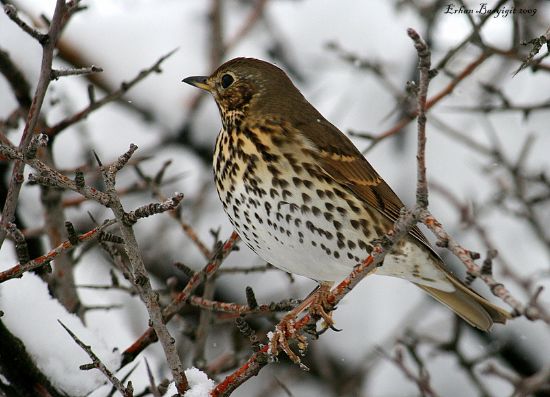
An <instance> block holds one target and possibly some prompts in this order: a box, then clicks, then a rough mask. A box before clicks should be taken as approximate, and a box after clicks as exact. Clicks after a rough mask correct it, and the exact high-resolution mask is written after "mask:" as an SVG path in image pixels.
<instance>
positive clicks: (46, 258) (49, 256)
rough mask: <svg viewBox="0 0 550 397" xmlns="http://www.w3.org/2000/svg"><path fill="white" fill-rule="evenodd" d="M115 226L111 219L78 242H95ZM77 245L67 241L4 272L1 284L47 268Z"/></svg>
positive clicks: (0, 277) (87, 233)
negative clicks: (106, 230)
mask: <svg viewBox="0 0 550 397" xmlns="http://www.w3.org/2000/svg"><path fill="white" fill-rule="evenodd" d="M114 224H115V220H114V219H111V220H108V221H105V222H104V223H103V224H102V225H101V226H98V227H96V228H94V229H92V230H90V231H88V232H86V233H84V234H81V235H80V236H78V241H79V242H84V241H90V240H94V239H96V238H98V237H99V236H100V235H101V233H102V231H103V230H105V229H106V228H108V227H109V226H112V225H114ZM74 247H75V245H73V244H72V243H71V242H70V241H69V240H66V241H64V242H63V243H61V244H60V245H59V246H57V247H55V248H54V249H52V250H51V251H49V252H48V253H46V254H44V255H42V256H40V257H38V258H35V259H33V260H31V261H29V262H27V263H24V264H23V263H19V264H17V265H15V266H13V267H12V268H10V269H8V270H4V271H3V272H0V283H2V282H4V281H7V280H10V279H13V278H18V277H21V276H22V275H23V274H24V273H26V272H28V271H31V270H34V269H37V268H39V267H41V266H46V265H48V264H49V263H50V262H51V261H52V260H53V259H54V258H56V257H57V256H58V255H59V254H61V253H62V252H66V251H68V250H70V249H72V248H74Z"/></svg>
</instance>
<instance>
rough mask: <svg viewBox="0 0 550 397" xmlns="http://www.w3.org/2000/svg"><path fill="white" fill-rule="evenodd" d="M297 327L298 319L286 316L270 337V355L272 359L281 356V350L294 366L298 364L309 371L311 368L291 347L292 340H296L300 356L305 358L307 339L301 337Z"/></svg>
mask: <svg viewBox="0 0 550 397" xmlns="http://www.w3.org/2000/svg"><path fill="white" fill-rule="evenodd" d="M295 325H296V318H295V317H294V316H293V315H287V316H285V317H284V318H283V319H282V320H281V321H280V322H279V324H277V326H276V327H275V331H274V332H272V333H271V335H270V337H269V350H268V354H269V355H270V356H271V357H276V356H277V355H278V354H279V349H281V350H282V351H284V352H285V353H286V355H287V356H288V358H290V360H292V362H293V363H294V364H297V365H299V366H300V368H302V369H303V370H306V371H308V370H309V368H308V367H307V366H305V365H304V364H303V363H302V360H300V357H299V356H298V354H296V353H295V352H294V351H293V350H292V349H291V348H290V345H289V341H290V340H292V339H294V340H296V342H297V344H298V352H299V354H300V356H303V355H304V353H305V351H306V349H307V344H308V342H307V338H306V337H305V336H304V335H300V334H299V333H298V332H297V331H296V326H295Z"/></svg>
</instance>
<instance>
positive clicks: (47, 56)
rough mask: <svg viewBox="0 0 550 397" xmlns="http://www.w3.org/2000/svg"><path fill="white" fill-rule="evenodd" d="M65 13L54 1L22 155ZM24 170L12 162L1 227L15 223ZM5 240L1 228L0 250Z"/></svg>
mask: <svg viewBox="0 0 550 397" xmlns="http://www.w3.org/2000/svg"><path fill="white" fill-rule="evenodd" d="M66 13H67V4H66V3H65V0H57V1H56V5H55V10H54V14H53V18H52V21H51V24H50V28H49V30H48V34H47V40H45V42H44V43H43V45H42V65H41V67H40V77H39V78H38V83H37V85H36V91H35V93H34V97H33V100H32V103H31V106H30V108H29V113H28V115H27V122H26V124H25V128H24V130H23V135H22V137H21V140H20V142H19V150H20V151H22V152H25V150H26V149H27V146H28V145H29V143H30V141H31V139H32V137H33V135H34V133H35V128H36V125H37V122H38V118H39V116H40V109H41V108H42V103H43V102H44V97H45V95H46V90H47V89H48V85H49V84H50V73H51V69H52V61H53V56H54V50H55V46H56V43H57V40H58V39H59V36H60V35H61V30H62V28H63V25H64V23H65V22H66V15H65V14H66ZM24 167H25V164H24V162H23V161H21V160H19V159H18V160H16V161H15V163H14V166H13V170H12V175H11V178H10V184H9V186H8V193H7V195H6V201H5V202H4V207H3V210H2V222H1V224H2V225H4V226H5V225H6V224H7V223H9V222H13V221H14V216H15V208H16V203H17V199H18V198H19V192H20V191H21V185H22V184H23V181H24V177H23V169H24ZM5 238H6V231H5V228H0V248H1V247H2V244H3V243H4V239H5Z"/></svg>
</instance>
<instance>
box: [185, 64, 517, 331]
mask: <svg viewBox="0 0 550 397" xmlns="http://www.w3.org/2000/svg"><path fill="white" fill-rule="evenodd" d="M183 82H185V83H188V84H190V85H192V86H194V87H197V88H200V89H202V90H205V91H207V92H209V93H210V94H211V95H212V96H213V98H214V100H215V102H216V104H217V107H218V110H219V114H220V117H221V123H222V127H221V130H220V132H219V134H218V136H217V138H216V143H215V149H214V155H213V172H214V181H215V185H216V190H217V193H218V196H219V198H220V200H221V203H222V206H223V209H224V211H225V213H226V214H227V216H228V217H229V220H230V222H231V224H232V225H233V227H234V229H235V231H236V232H237V233H238V234H239V236H240V238H241V239H242V241H243V242H244V243H245V244H246V245H247V246H248V247H249V248H250V249H251V250H252V251H254V252H255V253H256V254H257V255H258V256H259V257H261V258H262V259H263V260H265V261H267V262H268V263H270V264H272V265H274V266H275V267H278V268H280V269H282V270H284V271H287V272H289V273H292V274H298V275H301V276H305V277H308V278H310V279H313V280H316V281H317V282H319V283H320V284H322V285H329V286H330V285H331V284H332V283H334V282H337V281H341V280H343V279H344V278H345V277H346V276H347V275H348V274H349V273H350V272H351V271H352V270H353V268H354V266H356V265H357V264H358V263H360V262H361V261H362V260H363V259H365V258H367V257H368V256H369V254H371V252H372V250H373V246H374V242H375V241H376V239H379V238H381V237H383V236H384V235H385V234H386V233H387V232H389V231H390V230H392V228H393V224H394V222H395V221H396V220H397V219H398V217H399V216H400V211H401V209H402V208H404V204H403V203H402V202H401V200H400V199H399V197H398V196H397V195H396V194H395V193H394V191H393V190H392V189H391V188H390V186H389V185H388V184H387V183H386V182H385V181H384V179H382V177H381V176H380V175H379V174H378V172H376V170H375V169H374V168H373V167H372V165H371V164H370V163H369V162H368V161H367V159H366V158H365V157H364V156H363V155H362V153H361V152H360V151H359V150H358V149H357V147H356V146H355V145H354V144H353V143H352V141H351V140H350V139H349V138H348V137H347V136H346V135H345V134H344V133H342V132H341V131H340V130H339V129H338V128H337V127H335V126H334V125H333V124H331V123H330V122H329V121H328V120H327V119H325V117H323V116H322V115H321V113H320V112H319V111H318V110H317V109H315V107H314V106H313V105H311V104H310V103H309V102H308V101H307V100H306V98H305V97H304V96H303V95H302V93H301V92H300V91H299V89H298V88H297V87H296V86H295V85H294V84H293V82H292V81H291V79H290V78H289V77H288V76H287V74H286V73H285V72H284V71H283V70H282V69H280V68H279V67H277V66H275V65H273V64H271V63H269V62H266V61H263V60H259V59H254V58H244V57H240V58H234V59H232V60H229V61H227V62H225V63H224V64H222V65H221V66H219V67H218V68H217V69H216V70H215V71H214V72H213V73H212V74H211V75H209V76H191V77H187V78H185V79H183ZM374 272H375V274H377V275H386V276H393V277H398V278H401V279H405V280H407V281H410V282H412V283H414V284H415V285H416V286H418V287H420V288H421V289H422V290H424V291H425V292H427V293H428V294H429V295H431V296H432V297H433V298H435V299H436V300H437V301H439V302H441V303H442V304H444V305H445V306H447V307H448V308H449V309H451V310H452V311H454V312H455V313H456V314H457V315H458V316H460V317H461V318H462V319H464V320H465V321H466V322H467V323H469V324H470V325H472V326H473V327H476V328H478V329H481V330H483V331H488V330H490V328H491V327H492V325H493V323H503V324H504V323H505V322H506V320H507V319H508V318H509V317H510V314H509V313H508V312H507V311H505V310H504V309H502V308H500V307H498V306H497V305H494V304H492V303H491V302H489V301H488V300H487V299H485V298H484V297H482V296H481V295H479V294H478V293H476V292H475V291H473V290H472V289H471V288H469V287H468V286H467V285H466V284H464V283H463V282H462V281H461V280H460V279H459V278H457V277H456V276H455V275H454V274H453V273H452V272H451V271H450V270H448V269H447V268H446V267H445V264H444V262H443V260H442V259H441V258H440V256H439V255H438V254H437V253H436V252H435V251H434V249H433V248H432V247H431V245H430V243H429V242H428V240H427V239H426V237H425V236H424V235H423V234H422V232H421V231H420V230H419V229H418V228H417V227H416V226H415V227H413V228H412V230H411V231H410V232H409V234H408V235H407V236H405V238H403V239H402V240H401V241H399V242H398V243H397V244H395V245H394V246H393V247H392V249H391V251H390V252H388V253H387V255H386V256H385V258H384V261H383V263H382V265H381V266H379V267H377V268H376V269H375V271H374Z"/></svg>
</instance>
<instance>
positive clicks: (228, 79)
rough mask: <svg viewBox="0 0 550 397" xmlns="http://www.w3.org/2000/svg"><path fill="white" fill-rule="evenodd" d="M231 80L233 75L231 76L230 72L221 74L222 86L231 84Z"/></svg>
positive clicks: (225, 86)
mask: <svg viewBox="0 0 550 397" xmlns="http://www.w3.org/2000/svg"><path fill="white" fill-rule="evenodd" d="M233 81H235V80H234V79H233V76H231V75H230V74H224V75H223V76H222V87H223V88H227V87H229V86H230V85H231V84H233Z"/></svg>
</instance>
